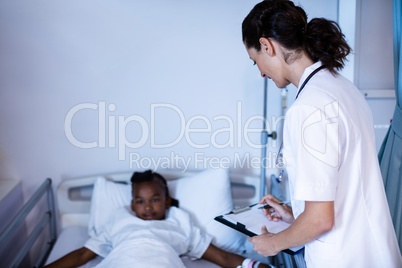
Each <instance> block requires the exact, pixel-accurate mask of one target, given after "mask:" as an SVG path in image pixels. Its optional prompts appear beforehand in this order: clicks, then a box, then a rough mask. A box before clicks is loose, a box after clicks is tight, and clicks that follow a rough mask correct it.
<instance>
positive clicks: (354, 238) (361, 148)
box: [242, 0, 402, 268]
mask: <svg viewBox="0 0 402 268" xmlns="http://www.w3.org/2000/svg"><path fill="white" fill-rule="evenodd" d="M242 33H243V42H244V44H245V47H246V49H247V52H248V54H249V56H250V59H251V60H252V61H254V63H255V64H257V66H258V69H259V70H260V72H261V75H262V76H263V77H268V78H270V79H272V80H273V81H274V82H275V84H276V86H277V87H278V88H283V87H285V86H287V85H288V84H290V83H292V84H293V85H295V86H296V87H297V88H298V92H297V97H296V100H295V101H294V103H293V105H292V106H291V107H290V108H289V110H288V112H287V113H286V119H285V123H284V134H283V146H281V149H280V152H279V153H278V155H279V158H280V159H279V160H281V161H282V162H283V163H284V164H285V165H286V169H287V173H288V178H289V185H290V194H291V201H292V206H291V207H290V206H287V205H280V204H279V202H280V200H278V199H277V198H275V197H273V196H271V195H267V196H265V197H263V198H262V200H261V202H260V203H264V202H265V203H267V204H269V205H271V206H272V209H269V210H266V211H265V214H266V215H267V217H268V218H269V219H270V220H274V221H276V220H279V219H282V220H284V221H287V222H289V223H291V225H290V227H289V228H288V229H286V230H284V231H282V232H280V233H278V234H272V233H269V230H267V229H266V228H265V227H263V229H262V231H263V234H262V235H259V236H256V237H252V238H249V240H250V241H251V242H252V243H253V244H254V249H255V250H256V251H258V252H259V253H260V254H262V255H264V256H272V255H276V254H277V253H278V252H280V251H281V250H283V249H286V248H290V247H296V246H301V245H305V260H306V264H307V267H319V268H321V267H327V268H328V267H402V259H401V253H400V251H399V247H398V244H397V240H396V236H395V232H394V228H393V226H392V221H391V216H390V213H389V208H388V204H387V199H386V196H385V191H384V187H383V182H382V178H381V174H380V170H379V165H378V160H377V155H376V148H375V143H374V131H373V121H372V117H371V111H370V108H369V106H368V105H367V103H366V102H365V100H364V98H363V97H362V94H361V93H360V92H359V90H358V89H357V88H356V87H355V86H354V85H353V84H352V83H351V82H350V81H348V80H347V79H345V78H344V77H343V76H341V75H340V74H338V73H337V70H340V69H342V68H343V66H344V61H345V60H346V56H347V55H348V54H349V52H350V47H349V46H348V44H347V43H346V41H345V39H344V35H343V34H342V33H341V31H340V28H339V26H338V25H337V24H336V23H335V22H332V21H328V20H326V19H322V18H320V19H313V20H311V21H310V22H308V23H307V15H306V13H305V12H304V10H303V9H302V8H300V7H298V6H295V5H294V4H293V3H292V2H291V1H287V0H267V1H263V2H261V3H259V4H257V5H256V6H255V7H254V8H253V9H252V10H251V12H250V13H249V14H248V16H247V17H246V18H245V19H244V21H243V25H242ZM273 212H275V215H273V216H271V213H273Z"/></svg>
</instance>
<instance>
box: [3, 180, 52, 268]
mask: <svg viewBox="0 0 402 268" xmlns="http://www.w3.org/2000/svg"><path fill="white" fill-rule="evenodd" d="M45 194H47V211H45V213H44V214H43V215H42V216H41V218H40V220H39V223H38V224H37V225H36V226H35V228H34V229H33V230H32V232H31V233H30V234H29V236H28V238H27V240H26V242H25V244H24V246H23V247H22V248H21V249H20V250H19V252H18V253H17V254H16V256H14V257H13V258H12V259H11V262H10V263H9V265H8V266H7V267H18V266H19V265H20V263H21V261H22V260H23V258H24V257H25V256H26V254H27V253H28V252H29V250H30V248H31V247H32V245H33V244H34V243H35V241H36V240H37V239H38V237H39V236H40V235H41V233H42V232H43V230H44V229H45V228H46V226H47V225H49V231H50V240H49V241H48V242H47V244H46V249H45V250H44V251H43V252H42V254H41V255H40V256H39V258H38V260H37V261H36V262H35V264H34V267H42V266H43V265H44V263H45V261H46V259H47V257H48V256H49V254H50V251H51V250H52V248H53V245H54V243H55V241H56V239H57V233H56V214H55V212H56V210H55V203H54V196H53V189H52V180H51V179H46V180H45V182H44V183H43V184H42V185H41V186H40V187H39V189H38V190H37V191H36V192H35V193H34V194H33V196H32V197H31V198H30V199H29V200H28V202H27V203H26V204H25V205H24V206H23V207H22V208H21V210H20V211H19V212H18V214H17V215H16V216H15V217H14V218H13V220H12V221H11V222H10V224H9V225H8V226H7V227H6V228H5V229H4V230H3V231H2V232H1V234H0V248H2V247H4V246H5V244H6V242H7V241H8V240H9V238H10V237H11V236H12V235H13V234H14V233H15V232H16V231H17V230H18V227H20V225H21V224H23V223H24V222H25V219H26V217H27V215H28V214H29V212H31V210H32V209H33V208H34V207H35V205H36V204H37V203H38V202H39V200H40V199H41V198H42V196H43V195H45Z"/></svg>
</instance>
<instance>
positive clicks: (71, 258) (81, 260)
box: [45, 247, 97, 268]
mask: <svg viewBox="0 0 402 268" xmlns="http://www.w3.org/2000/svg"><path fill="white" fill-rule="evenodd" d="M96 256H97V254H95V253H94V252H93V251H91V250H89V249H88V248H86V247H82V248H80V249H77V250H74V251H72V252H70V253H68V254H67V255H65V256H64V257H61V258H60V259H58V260H57V261H55V262H52V263H51V264H49V265H47V266H45V268H56V267H57V268H67V267H79V266H81V265H84V264H85V263H87V262H89V261H90V260H92V259H93V258H95V257H96Z"/></svg>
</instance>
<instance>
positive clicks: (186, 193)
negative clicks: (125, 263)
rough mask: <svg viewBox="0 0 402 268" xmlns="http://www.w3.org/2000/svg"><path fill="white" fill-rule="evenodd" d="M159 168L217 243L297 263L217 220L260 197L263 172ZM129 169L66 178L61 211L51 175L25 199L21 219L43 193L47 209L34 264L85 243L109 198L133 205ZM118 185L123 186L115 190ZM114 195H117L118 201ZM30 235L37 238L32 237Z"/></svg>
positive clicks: (60, 192)
mask: <svg viewBox="0 0 402 268" xmlns="http://www.w3.org/2000/svg"><path fill="white" fill-rule="evenodd" d="M158 172H159V173H160V174H162V175H163V176H164V177H165V178H166V179H167V180H168V186H169V190H170V194H171V195H172V196H173V197H175V198H177V199H179V202H180V207H181V208H182V209H184V210H187V212H189V213H190V215H191V217H192V219H193V221H195V222H196V224H197V225H198V226H200V227H201V229H202V230H203V231H205V232H207V233H210V234H211V235H212V236H213V237H214V239H213V243H214V244H216V245H217V246H219V247H220V248H223V249H225V250H228V251H231V252H235V253H237V254H240V255H243V256H245V257H249V258H253V259H256V260H259V261H261V262H265V263H273V264H275V265H277V267H297V266H299V265H297V264H296V263H295V260H294V259H291V258H290V257H289V256H290V255H289V256H288V255H287V254H280V255H278V258H274V259H273V258H271V259H268V258H265V257H263V256H261V255H258V254H257V253H256V252H255V251H254V250H253V248H252V244H251V243H250V242H248V240H247V237H246V236H245V235H243V234H241V233H240V232H237V231H235V230H232V229H231V228H228V227H226V226H224V225H222V224H220V223H218V222H216V221H214V220H213V218H214V217H215V216H217V215H220V214H222V213H227V212H229V211H231V210H232V209H233V208H237V207H242V206H246V205H250V204H254V203H257V202H258V201H259V196H258V193H259V187H260V179H259V176H257V175H246V174H237V173H233V172H232V173H229V172H228V171H227V170H207V171H188V172H181V171H175V170H158ZM131 175H132V171H130V172H122V173H108V174H97V175H91V176H84V177H78V178H70V179H65V180H63V181H62V182H61V183H60V184H59V186H58V187H57V191H56V201H57V205H58V206H57V207H58V211H56V206H55V204H54V201H53V191H52V186H51V180H50V179H47V180H46V181H45V182H44V183H43V185H42V186H41V187H40V189H39V190H38V191H37V192H36V193H35V194H34V196H33V197H32V198H31V199H30V200H29V201H28V202H27V204H26V205H25V207H24V208H23V209H22V211H21V212H22V213H20V214H21V215H20V214H19V215H17V217H16V219H17V221H18V222H19V223H21V222H22V221H23V219H24V217H25V216H26V214H28V213H29V210H31V209H32V207H34V206H35V204H36V203H37V202H38V200H39V199H40V198H41V196H42V195H45V194H46V195H47V202H48V209H47V210H46V211H45V213H44V214H45V216H44V218H43V219H42V220H41V221H40V224H38V226H39V225H40V226H39V227H37V228H38V230H36V229H37V228H36V227H35V228H34V229H35V230H36V231H35V233H36V234H34V235H33V236H36V237H37V236H39V234H40V232H42V230H43V229H44V227H45V226H46V222H48V224H47V226H48V227H49V229H50V238H49V240H48V241H46V242H45V243H46V246H45V247H44V248H45V249H44V251H43V252H42V253H41V254H40V257H39V258H38V260H35V261H32V263H33V265H34V267H41V266H42V265H44V264H46V263H51V262H53V261H55V260H57V259H58V258H60V257H62V256H64V255H65V254H67V253H69V252H71V251H73V250H75V249H78V248H81V247H82V246H83V245H84V244H85V242H86V241H87V239H88V238H89V234H88V233H89V232H90V231H91V228H90V226H93V225H94V220H93V216H92V215H94V214H95V213H96V211H98V213H99V210H101V214H102V215H103V216H104V217H107V211H108V209H109V210H113V209H114V208H113V207H110V206H109V205H110V204H111V203H113V204H114V203H116V202H117V203H119V202H120V204H121V202H123V203H124V204H126V203H127V205H129V201H127V200H129V199H130V198H131V196H130V195H131V190H130V187H131V186H130V184H129V180H130V178H131ZM100 182H102V183H103V184H102V185H103V188H102V187H100V186H97V185H99V184H100ZM94 185H95V187H94ZM117 188H118V189H119V190H116V189H117ZM94 189H95V190H94ZM99 189H102V190H99ZM105 189H106V190H105ZM122 189H124V190H123V192H124V193H123V194H121V193H122V192H121V191H122ZM104 191H106V192H104ZM124 195H125V196H126V197H125V200H124V198H123V199H122V198H120V197H121V196H124ZM96 196H98V197H96ZM116 196H119V197H118V198H117V201H116ZM99 200H101V201H99ZM91 201H92V202H91ZM99 202H100V203H99ZM55 215H58V225H59V228H57V229H58V232H57V233H58V234H56V221H55V220H56V219H55ZM13 225H14V223H11V224H10V226H11V228H7V229H8V230H6V231H5V232H2V233H1V234H0V237H1V239H3V238H4V237H5V238H7V237H10V234H8V233H9V232H10V231H13V229H14V230H15V229H16V227H13ZM10 226H9V227H10ZM34 239H35V237H30V238H29V239H28V240H27V241H28V242H27V243H26V245H25V246H24V249H23V250H22V251H21V252H20V253H19V254H18V256H17V258H14V264H13V265H10V266H9V267H19V266H18V263H19V261H21V259H22V258H23V257H24V255H25V254H26V253H27V252H28V250H29V247H31V246H32V244H33V243H34ZM31 240H32V241H33V242H30V241H31ZM0 243H1V240H0ZM101 260H102V258H101V257H96V258H95V259H93V260H91V261H90V262H88V263H87V264H86V265H84V266H82V267H93V266H94V265H96V264H97V263H99V262H100V261H101ZM182 260H183V262H184V264H185V266H186V267H190V268H191V267H194V268H198V267H206V268H208V267H210V268H216V267H218V266H217V265H215V264H213V263H211V262H208V261H206V260H196V261H192V260H190V259H189V258H187V257H182ZM2 267H7V266H2ZM299 267H300V266H299Z"/></svg>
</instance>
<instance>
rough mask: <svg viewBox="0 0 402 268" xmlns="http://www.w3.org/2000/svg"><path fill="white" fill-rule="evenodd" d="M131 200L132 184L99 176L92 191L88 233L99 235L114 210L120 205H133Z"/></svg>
mask: <svg viewBox="0 0 402 268" xmlns="http://www.w3.org/2000/svg"><path fill="white" fill-rule="evenodd" d="M131 200H132V194H131V184H122V183H116V182H113V181H108V180H106V179H105V178H104V177H98V178H97V180H96V181H95V184H94V190H93V192H92V198H91V208H90V210H89V222H88V234H89V235H90V236H97V235H99V234H100V233H101V232H102V231H103V227H104V226H105V224H106V223H107V222H108V220H109V219H110V215H111V214H112V213H113V211H115V210H116V208H119V207H131Z"/></svg>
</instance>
